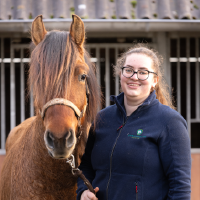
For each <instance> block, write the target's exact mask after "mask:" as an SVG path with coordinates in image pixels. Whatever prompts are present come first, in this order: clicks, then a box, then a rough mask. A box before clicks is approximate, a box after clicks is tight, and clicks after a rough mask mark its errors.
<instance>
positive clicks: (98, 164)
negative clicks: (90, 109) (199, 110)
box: [77, 91, 191, 200]
mask: <svg viewBox="0 0 200 200" xmlns="http://www.w3.org/2000/svg"><path fill="white" fill-rule="evenodd" d="M111 99H112V100H113V101H114V102H115V104H114V105H112V106H109V107H107V108H105V109H103V110H102V111H100V112H99V114H98V123H97V126H96V128H95V133H94V131H92V129H91V131H90V134H89V138H88V142H87V145H86V149H85V154H84V155H83V157H82V162H81V165H80V167H79V168H80V169H81V170H82V171H83V173H84V175H85V176H86V177H87V178H88V179H89V181H90V182H91V183H92V185H93V187H94V188H95V187H99V189H100V190H99V191H98V192H97V194H96V196H97V198H98V199H99V200H134V199H136V200H171V199H173V200H178V199H179V200H190V177H191V154H190V142H189V136H188V131H187V125H186V121H185V120H184V119H183V117H182V116H181V115H180V114H179V113H178V112H176V111H175V110H173V109H171V108H169V107H168V106H164V105H162V104H161V103H160V102H159V101H158V100H157V99H156V95H155V91H154V92H152V93H151V94H150V96H149V97H148V98H147V99H146V100H145V102H144V103H143V104H142V105H141V106H139V107H138V109H137V110H136V111H135V112H133V113H132V114H131V115H130V116H129V117H126V111H125V108H124V94H123V93H121V94H120V95H119V96H117V97H114V96H112V97H111ZM86 189H87V188H86V186H85V185H84V183H83V181H82V180H80V179H78V189H77V199H78V200H79V199H80V196H81V194H82V192H83V191H84V190H86Z"/></svg>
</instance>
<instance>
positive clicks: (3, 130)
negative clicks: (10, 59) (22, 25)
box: [1, 38, 6, 149]
mask: <svg viewBox="0 0 200 200" xmlns="http://www.w3.org/2000/svg"><path fill="white" fill-rule="evenodd" d="M3 47H4V38H1V149H5V141H6V119H5V118H6V111H5V107H6V105H5V66H4V62H3V58H4V48H3Z"/></svg>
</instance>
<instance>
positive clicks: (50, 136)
mask: <svg viewBox="0 0 200 200" xmlns="http://www.w3.org/2000/svg"><path fill="white" fill-rule="evenodd" d="M54 140H55V138H54V136H53V134H52V133H51V132H49V131H47V143H48V145H49V147H50V148H52V149H53V148H54Z"/></svg>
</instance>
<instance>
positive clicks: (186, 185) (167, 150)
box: [158, 115, 191, 200]
mask: <svg viewBox="0 0 200 200" xmlns="http://www.w3.org/2000/svg"><path fill="white" fill-rule="evenodd" d="M158 142H159V153H160V158H161V162H162V165H163V169H164V172H165V175H166V177H167V179H168V183H169V192H168V198H167V200H172V199H173V200H178V199H179V200H190V193H191V153H190V140H189V134H188V131H187V124H186V121H185V120H184V119H183V118H182V117H181V116H180V115H176V116H173V117H172V118H171V119H170V120H169V122H168V123H167V126H166V127H165V128H164V130H163V131H162V133H161V135H160V137H159V139H158Z"/></svg>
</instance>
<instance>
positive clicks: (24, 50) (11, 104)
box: [0, 39, 34, 154]
mask: <svg viewBox="0 0 200 200" xmlns="http://www.w3.org/2000/svg"><path fill="white" fill-rule="evenodd" d="M3 47H4V40H3V39H1V58H0V62H1V144H0V145H1V149H0V154H5V140H6V138H7V136H8V133H9V132H10V130H11V129H12V128H14V127H15V126H16V125H18V124H20V123H21V122H22V121H24V120H25V119H26V118H28V117H31V116H33V115H34V106H33V98H32V95H31V94H30V95H29V92H28V90H27V78H28V76H27V75H28V70H29V65H28V63H29V61H30V59H29V53H28V52H29V51H28V48H29V47H28V45H27V44H12V43H11V45H10V58H4V49H3Z"/></svg>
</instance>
